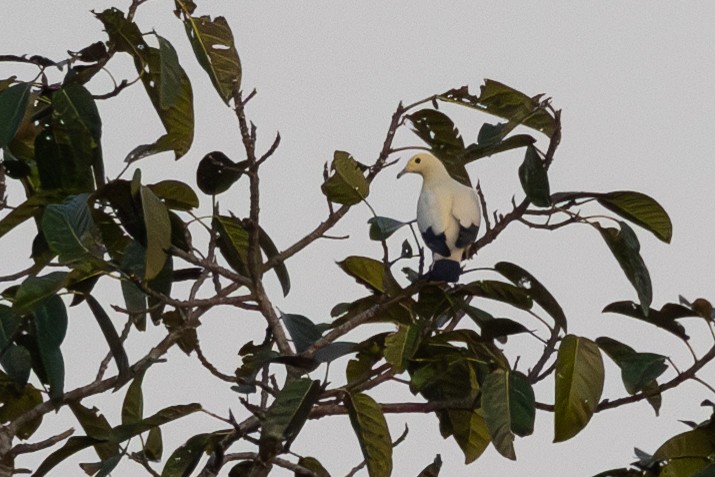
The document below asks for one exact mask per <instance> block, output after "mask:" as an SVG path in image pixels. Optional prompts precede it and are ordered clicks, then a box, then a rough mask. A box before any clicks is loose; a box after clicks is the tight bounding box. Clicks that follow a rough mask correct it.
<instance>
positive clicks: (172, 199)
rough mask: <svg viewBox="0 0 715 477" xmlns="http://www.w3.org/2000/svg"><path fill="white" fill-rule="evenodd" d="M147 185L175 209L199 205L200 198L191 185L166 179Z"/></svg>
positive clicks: (167, 204)
mask: <svg viewBox="0 0 715 477" xmlns="http://www.w3.org/2000/svg"><path fill="white" fill-rule="evenodd" d="M147 187H149V189H151V191H152V192H153V193H154V194H156V196H157V197H159V198H160V199H162V200H163V201H164V204H166V206H167V207H168V208H170V209H174V210H191V209H194V208H196V207H198V206H199V198H198V197H197V196H196V192H194V190H193V189H192V188H191V187H189V185H187V184H185V183H183V182H180V181H175V180H170V179H168V180H164V181H161V182H157V183H156V184H150V185H148V186H147Z"/></svg>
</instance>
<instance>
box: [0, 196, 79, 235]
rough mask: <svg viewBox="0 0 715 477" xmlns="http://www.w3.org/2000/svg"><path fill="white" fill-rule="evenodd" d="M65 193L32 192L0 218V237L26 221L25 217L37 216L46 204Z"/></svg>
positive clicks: (62, 197) (58, 198)
mask: <svg viewBox="0 0 715 477" xmlns="http://www.w3.org/2000/svg"><path fill="white" fill-rule="evenodd" d="M65 196H66V194H64V193H62V192H60V191H40V192H36V193H35V194H33V195H32V196H31V197H30V198H29V199H27V200H26V201H25V202H23V203H22V204H20V205H18V206H17V207H15V208H14V209H13V210H11V211H10V212H9V213H8V214H7V215H6V216H5V217H3V218H2V220H0V237H2V236H4V235H5V234H6V233H8V232H9V231H11V230H12V229H14V228H15V227H17V226H18V225H20V224H21V223H23V222H24V221H26V220H27V219H29V218H31V217H35V216H39V213H40V212H41V211H42V210H43V209H44V207H45V206H46V205H47V204H51V203H54V202H59V201H62V200H63V199H64V197H65Z"/></svg>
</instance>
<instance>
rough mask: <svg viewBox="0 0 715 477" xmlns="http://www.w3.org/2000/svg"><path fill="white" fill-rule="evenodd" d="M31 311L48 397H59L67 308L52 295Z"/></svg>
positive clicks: (61, 382) (63, 363)
mask: <svg viewBox="0 0 715 477" xmlns="http://www.w3.org/2000/svg"><path fill="white" fill-rule="evenodd" d="M33 313H34V315H35V333H36V334H37V347H38V349H39V352H40V359H41V360H42V367H43V368H44V371H45V374H46V376H47V384H49V385H50V397H51V398H52V399H60V398H61V397H62V394H63V393H64V384H65V362H64V359H63V358H62V351H61V350H60V345H61V344H62V341H63V340H64V338H65V334H66V333H67V310H66V308H65V304H64V302H63V301H62V299H61V298H60V297H58V296H57V295H53V296H50V297H48V298H47V299H45V300H43V301H42V302H40V303H39V304H38V305H37V306H35V307H34V310H33Z"/></svg>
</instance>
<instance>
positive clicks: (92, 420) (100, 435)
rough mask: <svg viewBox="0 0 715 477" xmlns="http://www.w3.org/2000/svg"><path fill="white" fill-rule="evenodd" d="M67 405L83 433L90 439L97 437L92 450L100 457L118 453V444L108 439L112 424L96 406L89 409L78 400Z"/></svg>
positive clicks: (108, 456)
mask: <svg viewBox="0 0 715 477" xmlns="http://www.w3.org/2000/svg"><path fill="white" fill-rule="evenodd" d="M69 407H70V409H71V410H72V413H73V414H74V415H75V417H76V418H77V421H79V423H80V425H81V426H82V429H83V430H84V432H85V434H87V436H88V437H91V438H92V439H97V441H98V442H97V443H96V444H94V450H95V452H97V455H98V456H99V458H100V459H102V460H104V459H109V458H110V457H112V456H115V455H118V454H119V453H120V449H119V445H118V444H117V443H116V442H110V441H109V436H110V434H111V432H112V426H110V425H109V422H108V421H107V419H106V418H105V417H104V416H103V415H102V414H101V413H100V412H99V410H98V409H97V408H96V407H95V408H92V409H90V408H87V407H85V406H83V405H82V404H80V403H79V402H72V403H70V404H69Z"/></svg>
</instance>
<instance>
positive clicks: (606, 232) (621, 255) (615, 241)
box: [597, 222, 653, 314]
mask: <svg viewBox="0 0 715 477" xmlns="http://www.w3.org/2000/svg"><path fill="white" fill-rule="evenodd" d="M618 223H619V224H620V226H621V230H618V229H615V228H612V227H601V226H600V225H597V228H598V230H599V231H600V232H601V236H602V237H603V239H604V240H605V241H606V244H608V248H610V249H611V253H612V254H613V256H614V257H615V258H616V260H617V261H618V264H619V265H620V266H621V269H623V272H624V273H625V274H626V277H627V278H628V281H630V282H631V284H632V285H633V288H635V289H636V292H637V293H638V300H639V301H640V305H641V309H642V310H643V313H645V314H647V313H648V310H649V307H650V303H651V301H652V300H653V287H652V285H651V281H650V274H649V273H648V268H646V265H645V262H643V259H642V258H641V255H640V243H639V242H638V237H636V234H635V232H633V229H632V228H630V227H629V226H628V224H626V223H625V222H618Z"/></svg>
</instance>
